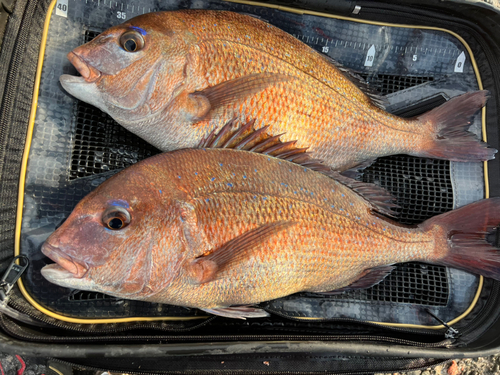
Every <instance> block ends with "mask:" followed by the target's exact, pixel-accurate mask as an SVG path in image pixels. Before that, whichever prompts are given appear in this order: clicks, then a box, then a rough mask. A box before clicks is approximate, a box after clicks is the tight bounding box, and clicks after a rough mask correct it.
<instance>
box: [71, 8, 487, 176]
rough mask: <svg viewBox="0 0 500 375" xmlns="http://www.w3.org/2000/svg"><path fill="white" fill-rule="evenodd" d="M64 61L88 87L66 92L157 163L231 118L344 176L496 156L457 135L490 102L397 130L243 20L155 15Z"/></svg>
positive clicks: (315, 61)
mask: <svg viewBox="0 0 500 375" xmlns="http://www.w3.org/2000/svg"><path fill="white" fill-rule="evenodd" d="M131 32H132V33H136V34H137V35H136V36H138V35H139V34H140V35H141V36H140V37H141V38H143V39H144V48H143V49H141V50H139V51H137V52H133V53H131V52H126V51H125V50H124V49H123V48H122V47H120V38H121V37H122V36H123V35H125V34H126V33H131ZM68 56H69V58H70V60H71V61H72V62H73V64H74V65H75V66H76V67H77V68H78V69H79V71H80V73H82V76H83V77H72V76H68V75H63V76H61V84H62V85H63V87H64V88H65V89H66V90H67V91H68V92H69V93H70V94H72V95H74V96H75V97H77V98H79V99H81V100H84V101H87V102H89V103H90V104H93V105H95V106H97V107H98V108H100V109H102V110H103V111H105V112H107V113H109V114H110V115H111V116H112V117H113V118H114V119H115V120H116V121H118V122H119V123H120V124H122V125H123V126H124V127H126V128H127V129H129V130H130V131H132V132H133V133H135V134H137V135H139V136H140V137H142V138H144V139H145V140H147V141H148V142H150V143H151V144H153V145H155V146H156V147H158V148H160V149H161V150H163V151H170V150H174V149H179V148H187V147H194V146H196V145H197V144H198V142H199V140H200V139H201V138H202V137H203V136H205V135H206V134H207V133H208V132H209V131H210V130H212V129H213V128H214V126H221V124H224V123H225V122H226V121H228V120H230V119H231V118H233V117H235V116H236V117H238V118H239V119H240V120H242V121H245V120H249V119H257V125H261V124H262V125H267V124H269V125H270V131H271V133H272V134H282V133H285V134H284V136H283V137H284V138H283V140H284V141H290V140H298V146H299V147H309V150H310V151H311V152H312V153H313V154H314V156H315V157H317V158H320V159H322V160H324V161H325V162H326V163H327V164H328V165H329V166H331V167H332V168H333V169H334V170H339V171H340V170H345V169H348V168H351V167H353V166H355V165H358V164H360V163H362V162H364V161H366V160H372V159H375V158H377V157H379V156H384V155H391V154H398V153H405V154H411V155H415V156H426V157H437V158H444V159H450V160H456V161H477V160H488V159H492V158H493V155H494V153H495V152H496V150H494V149H488V148H486V145H485V144H483V143H480V142H479V141H478V140H477V139H475V138H474V136H472V135H471V134H469V135H467V133H466V132H465V131H464V129H465V128H467V127H468V125H469V122H468V121H469V119H470V117H471V116H472V115H473V114H474V113H475V112H477V111H478V110H479V109H480V108H481V107H482V106H483V105H484V104H485V102H486V98H487V93H486V92H477V93H475V94H466V95H467V96H465V97H462V98H461V99H459V98H457V100H455V101H454V102H449V103H445V104H444V105H443V106H442V107H439V108H440V110H439V111H437V112H436V111H434V112H433V113H428V114H427V115H424V116H421V117H419V118H415V119H402V118H399V117H396V116H393V115H390V114H388V113H387V112H385V111H384V110H382V109H380V108H379V107H378V106H377V105H375V104H374V103H373V101H372V100H371V99H370V98H369V97H368V96H367V95H365V94H364V93H363V92H362V91H361V90H360V89H359V88H358V87H357V86H356V85H355V84H354V83H353V82H351V79H350V78H348V77H347V76H346V75H345V74H344V73H343V72H341V70H339V69H338V68H337V67H336V66H335V65H334V64H333V63H332V62H331V61H329V60H328V59H327V58H326V57H324V56H323V55H321V54H319V53H318V52H316V51H315V50H313V49H311V48H310V47H308V46H307V45H305V44H304V43H302V42H300V41H299V40H297V39H295V38H293V37H292V36H291V35H289V34H287V33H285V32H283V31H282V30H280V29H278V28H276V27H274V26H272V25H270V24H268V23H265V22H263V21H261V20H258V19H255V18H253V17H250V16H246V15H240V14H236V13H231V12H224V11H200V10H188V11H176V12H158V13H150V14H146V15H142V16H139V17H136V18H133V19H131V20H129V21H127V22H125V23H124V24H122V25H118V26H115V27H112V28H111V29H109V30H107V31H105V32H104V33H102V34H101V35H100V36H98V37H96V38H95V39H94V40H93V41H91V42H89V43H87V44H85V45H83V46H80V47H78V48H76V49H75V50H74V51H72V52H70V54H69V55H68ZM259 77H260V78H259ZM458 99H459V100H458ZM457 129H458V130H460V131H458V132H457Z"/></svg>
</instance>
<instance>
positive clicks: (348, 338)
mask: <svg viewBox="0 0 500 375" xmlns="http://www.w3.org/2000/svg"><path fill="white" fill-rule="evenodd" d="M0 326H1V327H2V328H3V329H4V330H6V331H7V332H9V334H10V335H12V336H14V337H15V338H17V339H23V340H30V341H43V342H65V343H67V342H96V341H100V342H102V341H106V342H109V341H113V342H115V341H116V342H123V341H126V342H130V341H149V342H151V340H158V341H169V342H186V341H192V342H216V341H219V342H220V341H378V342H386V343H390V344H395V345H405V346H412V347H422V348H440V347H443V346H445V344H446V343H448V342H449V340H444V341H440V342H437V343H430V344H422V343H419V342H416V341H410V340H403V339H395V338H391V337H381V336H370V335H329V336H327V335H204V336H201V335H189V336H175V335H165V336H162V335H158V336H152V335H132V336H109V335H108V336H92V337H59V336H53V337H49V338H47V337H44V338H40V337H39V336H37V335H34V334H29V333H25V332H23V333H22V334H21V333H19V332H13V331H12V329H10V327H9V326H7V325H6V324H5V322H4V320H3V319H0ZM111 333H113V331H111Z"/></svg>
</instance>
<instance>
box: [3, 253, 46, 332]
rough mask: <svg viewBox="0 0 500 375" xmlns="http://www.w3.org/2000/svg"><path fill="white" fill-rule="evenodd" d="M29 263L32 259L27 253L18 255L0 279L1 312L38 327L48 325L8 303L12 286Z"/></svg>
mask: <svg viewBox="0 0 500 375" xmlns="http://www.w3.org/2000/svg"><path fill="white" fill-rule="evenodd" d="M16 260H19V263H20V264H16ZM29 265H30V261H29V259H28V257H26V256H25V255H18V256H17V257H15V258H14V259H13V260H12V262H11V263H10V265H9V267H8V268H7V271H5V273H4V274H3V276H2V278H1V279H0V313H2V314H5V315H8V316H10V317H11V318H13V319H16V320H19V321H21V322H24V323H28V324H31V325H35V326H38V327H48V326H49V325H48V324H45V323H42V322H39V321H37V320H35V319H33V318H31V317H30V316H28V315H26V314H23V313H21V312H19V311H17V310H14V309H13V308H11V307H10V306H8V305H7V303H8V302H9V298H10V295H9V294H10V292H11V290H12V288H13V287H14V285H15V284H16V282H17V280H19V278H20V277H21V275H22V274H23V273H24V271H26V269H27V268H28V266H29Z"/></svg>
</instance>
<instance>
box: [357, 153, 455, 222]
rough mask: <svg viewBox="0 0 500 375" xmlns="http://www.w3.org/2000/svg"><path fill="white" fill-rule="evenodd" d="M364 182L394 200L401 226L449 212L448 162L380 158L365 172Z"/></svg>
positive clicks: (392, 157) (407, 157) (406, 158)
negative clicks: (371, 184)
mask: <svg viewBox="0 0 500 375" xmlns="http://www.w3.org/2000/svg"><path fill="white" fill-rule="evenodd" d="M362 180H363V181H364V182H371V183H375V184H377V185H380V186H382V187H384V188H385V189H387V190H388V191H389V192H390V193H391V194H392V195H394V197H396V199H397V203H398V205H399V206H400V207H399V208H398V209H396V211H397V212H399V214H400V216H399V219H398V221H399V222H401V223H403V224H418V223H421V222H423V221H424V220H426V219H428V218H430V217H432V216H435V215H439V214H441V213H443V212H446V211H450V210H452V209H453V188H452V185H451V180H450V162H449V161H447V160H437V159H424V158H416V157H412V156H408V155H395V156H390V157H385V158H380V159H378V160H377V162H376V163H374V164H373V165H371V166H370V167H368V168H367V169H366V170H365V173H364V174H363V176H362Z"/></svg>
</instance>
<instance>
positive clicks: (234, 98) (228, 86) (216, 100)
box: [189, 73, 293, 120]
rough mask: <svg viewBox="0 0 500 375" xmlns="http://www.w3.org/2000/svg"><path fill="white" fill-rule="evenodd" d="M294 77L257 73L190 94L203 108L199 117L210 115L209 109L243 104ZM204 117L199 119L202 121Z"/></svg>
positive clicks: (198, 106) (198, 105) (199, 106)
mask: <svg viewBox="0 0 500 375" xmlns="http://www.w3.org/2000/svg"><path fill="white" fill-rule="evenodd" d="M290 79H293V77H291V76H288V75H285V74H278V73H257V74H250V75H248V76H244V77H240V78H235V79H232V80H229V81H225V82H222V83H219V84H218V85H215V86H212V87H208V88H206V89H204V90H201V91H196V92H194V93H192V94H189V98H190V99H191V100H192V101H193V102H194V103H197V108H202V109H203V110H200V111H199V112H198V114H199V115H201V114H203V113H204V116H205V117H206V115H208V112H209V111H207V109H208V108H210V110H214V109H216V108H219V107H222V106H226V105H230V104H235V103H241V102H243V101H245V100H247V99H248V98H249V97H251V96H253V95H255V94H257V93H259V92H261V91H263V90H265V89H266V88H268V87H269V86H273V85H275V84H277V83H280V82H285V81H288V80H290ZM207 103H208V104H209V105H207ZM202 119H203V117H201V118H199V120H202Z"/></svg>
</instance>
